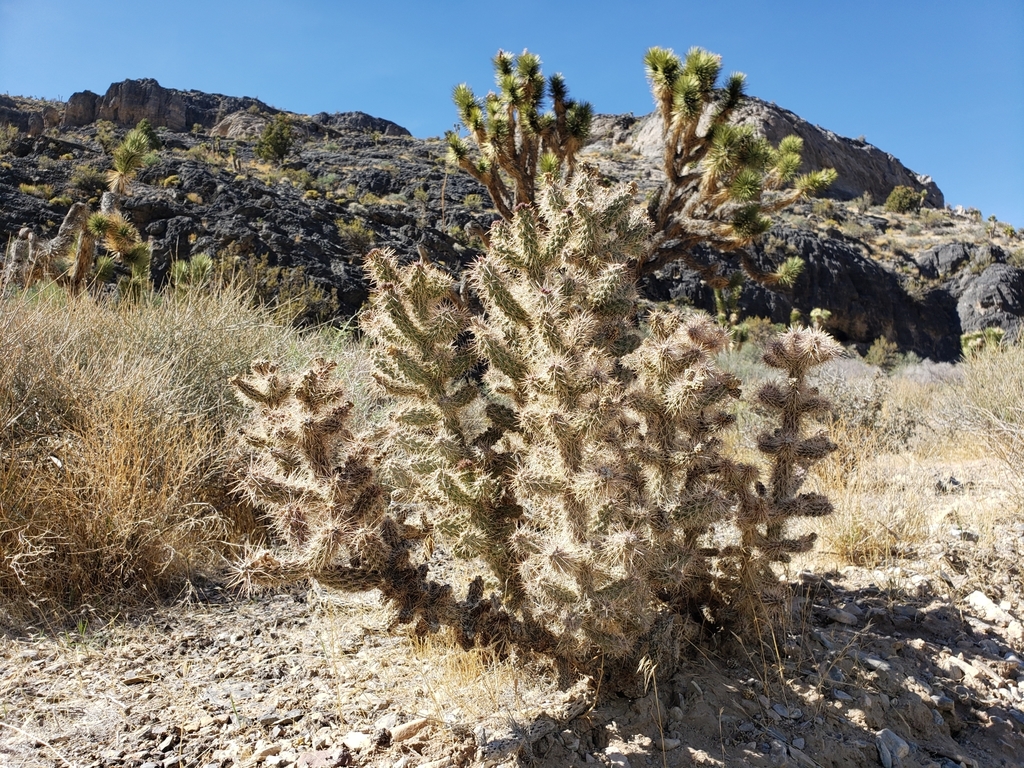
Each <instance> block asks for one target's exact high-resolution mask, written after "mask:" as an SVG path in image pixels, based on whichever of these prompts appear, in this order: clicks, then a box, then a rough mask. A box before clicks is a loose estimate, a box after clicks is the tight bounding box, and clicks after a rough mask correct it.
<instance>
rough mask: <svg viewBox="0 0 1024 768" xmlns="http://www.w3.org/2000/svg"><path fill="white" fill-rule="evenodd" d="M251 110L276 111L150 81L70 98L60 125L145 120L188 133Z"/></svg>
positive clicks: (248, 100) (124, 83)
mask: <svg viewBox="0 0 1024 768" xmlns="http://www.w3.org/2000/svg"><path fill="white" fill-rule="evenodd" d="M250 107H254V108H255V109H256V110H257V111H259V112H267V113H270V114H274V113H276V112H278V111H279V110H276V109H274V108H273V107H269V106H267V105H266V104H264V103H263V102H262V101H259V100H258V99H252V98H249V97H241V98H239V97H235V96H222V95H221V94H218V93H203V92H202V91H179V90H176V89H173V88H164V87H163V86H161V85H160V83H158V82H157V81H156V80H153V79H152V78H146V79H143V80H123V81H122V82H120V83H114V84H112V85H111V86H110V87H109V88H108V89H107V92H106V93H105V94H104V95H103V96H99V95H97V94H95V93H93V92H92V91H81V92H79V93H75V94H72V96H71V98H70V99H68V103H67V106H66V107H65V108H64V121H63V125H64V127H65V128H73V127H78V126H83V125H88V124H89V123H92V122H95V121H96V120H109V121H110V122H112V123H115V124H116V125H123V126H128V127H131V126H134V125H135V124H136V123H138V122H139V121H140V120H143V119H145V120H149V122H150V124H151V125H152V126H153V127H154V128H156V127H160V126H165V127H167V128H169V129H170V130H172V131H187V130H189V129H190V128H191V127H192V126H193V125H196V124H198V125H201V126H202V127H203V128H212V127H213V126H214V125H216V124H217V122H218V121H220V120H221V119H223V118H224V117H225V116H227V115H229V114H231V113H232V112H240V111H243V110H247V109H249V108H250Z"/></svg>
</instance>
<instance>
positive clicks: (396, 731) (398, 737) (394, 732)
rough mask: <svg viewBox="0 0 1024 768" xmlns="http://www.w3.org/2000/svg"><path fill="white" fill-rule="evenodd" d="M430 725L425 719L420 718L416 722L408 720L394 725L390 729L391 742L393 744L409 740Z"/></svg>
mask: <svg viewBox="0 0 1024 768" xmlns="http://www.w3.org/2000/svg"><path fill="white" fill-rule="evenodd" d="M429 723H430V720H429V719H428V718H426V717H421V718H419V719H417V720H410V721H409V722H407V723H402V724H401V725H396V726H395V727H394V728H392V729H391V740H392V741H394V742H399V741H405V740H406V739H411V738H412V737H413V736H415V735H416V734H417V733H419V732H420V731H421V730H423V728H424V727H425V726H426V725H428V724H429Z"/></svg>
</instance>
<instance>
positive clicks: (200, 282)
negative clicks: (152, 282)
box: [170, 253, 213, 293]
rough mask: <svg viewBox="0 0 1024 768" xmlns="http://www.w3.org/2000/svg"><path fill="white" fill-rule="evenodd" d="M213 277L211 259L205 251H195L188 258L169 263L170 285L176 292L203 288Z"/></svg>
mask: <svg viewBox="0 0 1024 768" xmlns="http://www.w3.org/2000/svg"><path fill="white" fill-rule="evenodd" d="M212 278H213V259H212V258H211V257H210V255H209V254H207V253H197V254H195V255H194V256H192V257H191V258H189V259H187V260H186V259H181V260H178V261H175V262H174V263H173V264H171V274H170V280H171V285H172V286H173V287H174V290H175V292H177V293H188V292H190V291H196V290H203V289H205V288H207V287H208V286H209V284H210V281H211V280H212Z"/></svg>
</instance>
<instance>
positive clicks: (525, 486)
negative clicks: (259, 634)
mask: <svg viewBox="0 0 1024 768" xmlns="http://www.w3.org/2000/svg"><path fill="white" fill-rule="evenodd" d="M634 197H635V189H634V188H632V187H625V186H619V187H615V188H613V189H602V188H600V187H599V186H598V185H597V184H596V183H595V181H594V179H593V178H592V177H591V176H590V175H589V174H586V173H580V174H577V175H576V177H574V178H573V180H572V181H571V182H568V183H567V184H561V183H548V184H546V185H545V186H544V187H543V188H542V191H541V194H540V195H539V196H538V199H537V202H536V205H534V206H524V207H521V208H520V209H519V210H517V212H516V214H515V215H514V217H513V218H512V219H511V221H508V222H501V223H499V224H497V225H496V226H495V227H494V228H493V229H492V232H491V243H490V247H489V249H488V252H487V253H486V255H485V256H483V257H482V258H481V259H480V260H479V261H478V262H477V263H476V264H475V265H473V267H471V268H470V270H469V274H468V278H469V279H468V289H464V290H462V291H459V290H457V289H456V283H455V281H454V279H453V278H452V277H450V276H449V275H447V274H445V273H444V272H442V271H441V270H440V269H438V268H436V267H434V266H432V265H431V264H429V263H426V262H425V261H424V260H422V259H421V260H420V261H418V262H414V263H411V264H408V265H406V266H402V265H400V263H399V260H398V259H397V258H396V257H395V255H394V254H392V253H390V252H388V251H382V250H377V251H374V252H372V253H371V254H369V255H368V257H367V265H368V271H369V273H370V277H371V280H372V282H373V292H372V294H371V301H370V306H369V308H368V310H367V312H366V313H365V314H364V317H363V328H364V330H365V331H366V333H367V336H368V337H369V339H370V341H371V343H372V345H373V350H374V359H375V362H376V367H377V370H376V379H377V382H378V383H379V385H380V386H381V388H382V389H383V390H384V392H386V393H387V394H389V395H390V396H391V397H392V398H393V399H394V402H395V407H394V410H393V412H392V417H391V421H390V422H389V423H388V424H387V425H385V426H384V427H383V428H381V432H380V434H379V436H378V437H377V438H375V439H376V440H377V445H378V451H377V453H376V454H374V457H373V458H372V459H370V455H369V454H366V455H367V460H368V461H371V463H372V464H373V465H374V467H375V471H376V480H375V482H376V483H378V484H379V486H380V487H381V488H387V489H388V491H389V492H390V495H389V497H385V496H384V495H383V493H382V495H381V496H380V497H379V498H380V503H381V504H382V506H381V510H380V512H379V513H378V514H379V515H380V516H382V518H383V517H389V519H390V516H394V518H393V519H395V520H396V521H397V520H404V519H405V518H404V517H402V516H401V515H399V513H398V510H403V513H402V515H414V516H415V515H418V516H419V517H420V518H421V519H422V520H423V521H424V522H423V523H422V525H421V526H420V529H419V530H420V533H421V534H423V535H428V536H429V537H430V539H431V540H433V541H435V542H447V543H448V544H450V545H451V546H452V548H453V549H454V551H455V552H456V553H458V554H462V555H465V556H468V557H478V558H480V560H481V561H482V562H483V563H485V564H486V566H487V567H488V568H489V569H490V571H491V574H490V576H491V578H492V579H493V580H494V581H496V582H497V585H498V589H499V593H498V594H496V595H494V596H493V597H492V599H491V600H489V601H487V600H481V599H480V598H481V592H480V589H479V582H477V583H476V586H475V587H473V588H471V590H470V595H469V597H468V598H467V600H466V601H464V602H462V603H455V602H454V601H453V600H451V599H450V597H448V595H450V591H448V592H445V593H444V595H445V597H444V598H443V599H444V600H447V601H448V603H447V605H448V608H445V609H444V610H443V611H439V612H435V615H436V617H438V621H440V622H441V623H450V624H455V623H457V622H456V621H455V620H454V619H455V617H459V616H461V617H463V618H460V619H458V621H461V622H462V624H461V626H463V627H466V626H472V625H473V622H474V621H476V622H477V624H476V625H475V626H473V629H472V631H471V632H470V631H465V630H464V635H463V637H464V639H465V640H467V641H468V640H470V639H472V638H473V637H475V638H476V639H481V638H483V637H486V638H489V639H491V640H492V641H493V640H494V639H495V638H496V637H497V638H500V639H503V640H507V641H512V642H522V643H525V644H526V645H528V646H529V647H531V648H533V649H536V650H541V651H545V652H549V653H552V654H553V655H555V656H556V657H557V658H559V659H561V660H563V661H565V662H568V663H569V664H570V665H572V666H577V667H582V666H585V665H586V664H587V663H588V662H589V661H590V660H592V659H593V658H594V657H595V656H597V655H604V656H606V657H608V658H610V659H617V660H619V662H620V664H621V668H622V669H629V670H632V671H635V669H636V663H635V659H636V658H638V656H639V655H645V656H650V655H651V652H652V647H651V646H652V638H657V639H658V642H670V641H671V640H672V637H673V634H674V632H675V630H674V629H672V627H673V625H676V626H677V628H679V627H682V626H683V624H684V623H685V620H686V619H687V618H689V617H693V618H697V619H700V620H711V621H713V622H715V623H724V622H726V621H729V620H732V619H736V618H746V619H747V620H748V626H751V627H753V628H755V629H763V628H765V627H766V626H767V622H773V621H775V620H777V619H778V618H779V615H780V613H779V610H778V609H780V608H781V607H783V606H784V604H785V600H784V598H785V593H784V590H783V589H782V588H781V587H780V585H779V581H778V578H777V576H775V574H774V572H773V571H772V564H773V563H776V562H782V561H785V560H786V559H787V558H788V557H789V556H790V555H791V554H792V553H795V552H800V551H805V550H806V549H807V548H809V547H810V546H811V544H812V543H813V540H814V537H813V536H810V535H809V536H805V537H802V538H791V537H789V536H788V535H787V532H786V528H787V523H788V521H789V520H790V519H792V518H795V517H801V516H815V515H822V514H827V513H828V512H829V511H830V510H831V507H830V505H829V503H828V501H827V500H826V499H825V498H824V497H821V496H818V495H815V494H801V493H800V492H799V489H800V485H801V483H802V481H803V479H804V476H805V475H806V471H807V468H808V467H809V466H810V465H811V464H812V463H813V462H814V461H816V460H818V459H820V458H821V457H823V456H825V455H826V454H827V453H828V452H829V451H830V450H833V449H834V446H833V445H832V444H831V443H830V442H829V441H828V439H827V437H825V436H824V435H822V434H816V435H811V436H808V435H807V434H805V430H804V426H803V422H804V420H805V417H806V416H808V415H812V414H814V413H815V412H817V411H820V410H822V409H824V408H826V407H827V403H826V402H825V401H824V400H823V399H821V398H820V397H818V396H817V394H816V392H815V391H814V390H813V389H812V388H810V387H809V386H808V385H807V383H806V374H807V371H808V370H809V369H810V368H812V367H813V366H815V365H817V364H819V363H822V362H825V361H827V360H828V359H831V358H832V357H834V356H835V355H836V354H837V353H838V351H839V347H838V346H837V345H836V344H835V343H834V342H833V341H832V340H831V339H830V338H829V337H828V336H827V335H826V334H824V333H823V332H821V331H818V330H806V329H795V330H791V331H789V332H787V333H786V334H784V335H783V336H782V337H780V338H779V339H777V340H775V341H773V342H772V343H771V344H770V346H769V347H768V353H767V356H766V360H767V362H768V363H769V364H770V365H773V366H775V367H777V368H779V369H780V370H781V371H783V373H784V375H785V377H786V378H785V380H784V381H782V382H776V383H772V384H769V385H767V386H765V387H763V388H762V389H761V391H760V393H759V395H758V397H759V400H760V402H761V403H762V404H763V405H765V406H767V407H768V408H769V409H771V410H774V411H775V412H777V413H778V415H779V420H780V426H779V428H778V429H776V430H775V431H774V432H771V433H768V434H765V435H762V436H761V438H760V440H759V447H760V449H761V450H762V451H763V452H764V453H765V454H766V456H767V457H768V459H769V465H770V466H769V476H768V477H767V478H766V481H765V482H763V483H762V482H761V480H760V472H759V470H758V469H757V468H756V467H754V466H753V465H750V464H747V463H743V462H739V461H736V460H734V459H732V458H730V457H729V456H727V455H726V454H725V452H724V448H723V440H722V436H723V432H724V430H726V429H728V428H729V427H731V426H732V424H733V423H734V417H733V416H732V415H730V414H729V413H728V411H727V409H726V406H727V405H728V404H729V403H730V402H731V401H732V400H733V399H734V398H737V397H738V396H739V394H740V389H739V384H740V382H739V381H738V380H737V379H736V378H735V377H734V376H732V375H731V374H729V373H727V372H725V371H723V370H721V369H720V368H719V367H718V365H717V363H716V355H717V353H719V352H721V351H722V350H723V349H724V348H725V347H726V346H727V344H728V339H729V337H728V332H727V331H726V330H725V329H723V328H721V327H720V326H718V325H717V324H716V323H715V322H714V321H713V320H712V319H711V318H710V317H708V316H706V315H703V314H699V313H694V314H690V315H685V314H683V313H681V312H679V311H677V310H670V309H657V310H653V311H650V312H647V313H646V314H644V312H642V311H641V308H640V304H639V301H638V295H637V289H636V282H635V270H634V269H633V265H635V264H636V263H637V262H638V261H639V260H640V259H642V257H643V255H644V249H645V248H647V247H648V245H649V236H650V222H649V220H648V218H647V216H646V213H645V212H644V211H643V209H642V208H641V207H640V206H638V205H637V204H636V203H635V201H634ZM468 294H472V296H469V295H468ZM467 305H472V307H473V311H471V309H470V306H467ZM307 375H309V374H307ZM261 391H262V390H261ZM245 394H246V395H247V396H249V397H250V398H251V397H252V396H251V395H249V394H248V393H245ZM286 439H290V438H287V433H285V434H282V436H280V437H275V436H274V433H273V432H272V431H271V432H270V433H267V437H266V438H265V439H264V440H263V444H262V445H263V448H264V449H265V450H267V451H270V452H271V453H272V452H273V451H279V450H281V447H280V446H282V445H283V444H284V443H282V441H286ZM332 450H334V449H332ZM340 455H344V454H339V456H340ZM338 460H339V459H338V458H337V457H336V458H335V459H334V460H333V461H334V464H335V466H337V465H338ZM289 472H291V470H289ZM289 476H294V474H292V475H289ZM257 485H260V483H258V482H257ZM264 485H265V483H264ZM285 498H287V499H289V500H290V503H292V504H293V506H295V507H297V508H302V507H303V506H304V505H307V504H309V503H311V502H310V501H307V500H305V497H304V496H302V495H301V494H298V493H297V492H289V494H286V495H285V496H284V497H282V498H281V499H280V500H279V501H278V502H276V503H279V504H280V503H283V502H284V501H285ZM385 498H387V499H388V501H389V504H388V505H386V506H384V500H385ZM292 514H295V513H294V512H293V513H292ZM314 527H316V526H315V525H314ZM409 530H410V529H408V528H405V529H402V532H401V536H403V537H407V538H406V541H405V543H404V544H401V545H399V544H395V545H394V546H395V547H399V548H402V549H403V551H411V550H412V549H416V551H417V553H418V556H421V557H424V558H428V557H429V556H430V548H429V547H418V548H417V547H415V546H414V545H413V544H411V543H410V540H409V539H408V536H409V535H410V534H409V532H408V531H409ZM345 556H346V557H347V558H348V560H349V563H350V565H348V566H346V567H348V568H352V567H355V566H353V565H351V563H353V562H354V560H353V556H352V554H350V553H349V554H346V555H345ZM296 557H298V556H296ZM320 561H322V558H321V559H320V560H319V561H317V562H320ZM294 562H295V563H296V564H297V565H296V568H295V572H299V571H300V570H301V569H300V568H299V567H298V564H299V563H300V562H301V560H300V559H296V560H295V561H294ZM402 562H405V561H402ZM357 565H358V564H357ZM421 567H422V568H424V569H425V566H421ZM423 572H424V573H425V570H424V571H423ZM311 573H312V575H316V572H315V571H311ZM256 576H257V577H259V574H258V573H257V574H256ZM317 578H319V576H317ZM381 578H384V577H383V575H382V577H381ZM326 583H329V584H331V583H336V581H335V582H332V581H330V580H328V581H327V582H326ZM385 596H388V593H387V591H386V590H385ZM485 605H486V606H489V607H488V609H487V611H486V615H487V620H486V622H480V621H477V619H475V618H473V619H470V620H467V619H466V618H465V617H467V616H471V615H472V616H473V617H476V616H478V615H480V614H481V613H484V610H483V608H482V606H485ZM498 605H501V606H503V607H502V608H500V609H499V608H497V606H498ZM473 611H476V613H472V612H473ZM445 617H447V618H445ZM677 617H682V619H683V621H679V622H677V621H676V618H677ZM483 624H486V631H483V630H482V628H481V627H482V625H483ZM666 627H668V629H669V631H668V632H666ZM655 653H657V654H658V655H659V656H661V657H662V658H663V656H662V651H661V649H656V650H655ZM672 655H674V654H671V653H670V654H669V656H670V657H671V656H672ZM630 659H632V660H633V662H632V663H625V662H629V660H630Z"/></svg>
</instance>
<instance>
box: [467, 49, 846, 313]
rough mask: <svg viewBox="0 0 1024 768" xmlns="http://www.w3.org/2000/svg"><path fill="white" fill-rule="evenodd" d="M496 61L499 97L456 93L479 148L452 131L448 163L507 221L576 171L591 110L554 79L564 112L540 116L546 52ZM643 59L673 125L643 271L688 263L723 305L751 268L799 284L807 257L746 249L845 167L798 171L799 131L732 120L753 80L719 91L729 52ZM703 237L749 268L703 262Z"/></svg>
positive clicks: (656, 54) (762, 278)
mask: <svg viewBox="0 0 1024 768" xmlns="http://www.w3.org/2000/svg"><path fill="white" fill-rule="evenodd" d="M494 65H495V70H496V72H497V83H498V89H499V93H498V94H494V93H489V94H488V95H487V96H486V97H485V98H484V99H482V100H481V99H478V98H477V97H476V96H475V95H474V94H473V92H472V91H471V90H470V89H469V87H468V86H466V85H459V86H456V88H455V90H454V94H453V95H454V100H455V104H456V107H457V108H458V111H459V118H460V120H461V121H462V124H463V126H465V128H466V129H467V130H468V131H469V135H470V138H471V139H472V141H473V143H475V144H476V147H477V152H476V153H475V154H474V153H473V152H472V151H471V148H470V144H469V143H468V142H467V141H465V140H463V139H461V138H460V137H459V136H458V135H456V134H455V133H452V132H449V133H448V144H449V159H450V160H451V161H452V162H454V163H456V164H457V165H458V166H459V167H460V168H462V169H464V170H465V171H467V172H468V173H469V174H470V175H472V176H473V177H474V178H476V179H477V180H479V181H480V182H481V183H482V184H484V186H486V187H487V190H488V192H489V193H490V195H491V199H492V200H493V201H494V205H495V208H496V209H497V211H498V213H499V214H500V215H501V216H502V218H503V219H505V220H506V221H507V220H510V219H511V218H512V215H513V211H514V209H515V206H516V205H518V204H520V203H533V202H534V200H535V198H536V190H537V184H538V180H539V179H540V177H541V176H542V175H543V174H544V173H546V172H549V171H554V170H558V169H559V168H563V169H564V172H565V174H566V177H567V178H571V176H572V173H573V172H574V170H575V168H576V164H577V158H576V155H577V153H578V151H579V149H580V147H581V146H582V143H583V142H584V141H585V140H586V137H587V135H588V133H589V130H590V121H591V108H590V105H589V104H586V103H576V102H573V101H571V100H567V99H566V93H567V92H566V88H565V83H564V81H563V80H562V78H561V76H559V75H555V76H554V77H553V78H551V83H550V86H549V90H550V94H551V98H552V101H553V103H554V112H553V114H552V113H549V114H547V115H540V113H539V110H540V105H541V103H542V100H543V97H544V94H545V91H544V79H543V76H542V75H541V73H540V60H539V59H538V58H537V56H535V55H534V54H530V53H527V52H524V53H523V54H522V55H520V56H519V57H515V56H512V55H511V54H508V53H505V52H504V51H499V52H498V55H497V56H496V57H495V59H494ZM645 65H646V68H647V76H648V79H649V80H650V82H651V90H652V93H653V95H654V101H655V104H656V108H657V111H658V113H659V115H660V117H661V119H662V122H663V137H664V142H665V149H664V155H663V161H664V168H665V174H666V177H667V179H666V183H665V186H664V188H663V189H662V190H661V191H660V192H659V194H658V195H657V196H656V197H655V198H654V199H653V200H652V202H651V204H650V210H649V213H650V216H651V219H652V221H653V222H654V234H653V236H652V238H651V241H650V243H649V247H648V249H647V251H646V252H645V253H643V254H640V255H638V256H637V257H636V259H635V261H634V263H633V268H634V269H635V271H636V273H637V276H638V277H639V276H643V275H644V274H647V273H649V272H652V271H654V270H656V269H658V268H660V267H661V266H663V265H664V264H666V263H668V262H670V261H675V260H682V261H684V262H685V263H686V264H687V266H689V267H691V268H693V269H695V270H697V271H698V272H699V273H700V274H701V276H702V277H703V278H704V279H705V280H706V281H707V282H708V284H709V285H710V286H711V287H712V288H713V289H714V290H715V292H716V298H717V299H718V300H719V302H720V303H721V302H722V301H724V300H725V299H726V297H727V293H728V292H730V291H735V290H737V286H738V285H739V282H740V280H739V278H741V277H742V275H743V274H746V275H747V276H750V277H752V278H753V279H755V280H757V281H758V282H761V283H765V284H779V285H788V284H791V283H792V282H793V281H794V280H795V279H796V277H797V276H798V275H799V273H800V269H801V267H802V262H801V260H800V259H799V258H790V259H787V260H786V261H785V262H783V264H782V265H780V266H779V267H778V268H777V269H775V270H773V271H767V272H766V271H763V270H761V269H759V268H758V267H757V266H756V265H755V264H754V262H753V261H752V260H751V259H750V257H749V255H748V254H747V253H746V252H745V250H744V249H745V247H746V246H748V245H749V244H750V243H752V242H753V241H754V240H755V239H756V238H757V237H758V236H759V235H761V234H763V233H764V232H765V231H767V229H768V228H769V227H770V225H771V221H770V219H769V218H768V215H769V214H771V213H774V212H776V211H779V210H781V209H783V208H785V207H786V206H788V205H791V204H792V203H793V202H794V201H796V200H797V199H799V198H801V197H804V196H806V195H809V194H813V193H814V192H816V191H818V190H820V189H823V188H824V187H826V186H828V185H829V184H830V183H831V182H832V181H833V180H834V179H835V176H836V174H835V171H833V170H831V169H826V170H823V171H815V172H812V173H808V174H804V175H801V176H798V175H797V171H798V169H799V167H800V163H801V156H800V153H801V150H802V141H801V140H800V138H799V137H797V136H789V137H786V138H785V139H783V140H782V142H781V143H780V144H779V146H778V147H772V146H771V145H770V144H769V142H768V141H767V140H766V139H765V138H764V137H762V136H759V135H757V134H756V133H755V131H754V129H753V128H751V127H749V126H737V125H733V124H731V123H730V122H729V120H730V118H731V117H732V116H733V113H734V111H735V109H736V107H737V106H739V104H740V103H741V102H742V100H743V95H744V93H743V88H744V81H745V78H744V76H743V75H741V74H734V75H732V76H731V77H730V78H729V79H728V81H727V82H726V84H725V86H724V87H719V85H718V80H719V75H720V72H721V57H720V56H717V55H716V54H713V53H709V52H707V51H704V50H702V49H700V48H693V49H691V50H690V52H689V53H688V54H687V56H686V59H685V61H681V60H680V59H679V57H678V56H676V55H675V54H674V53H673V52H672V51H671V50H666V49H662V48H651V49H650V50H649V51H648V52H647V55H646V56H645ZM542 152H546V153H547V154H541V153H542ZM698 245H708V246H711V247H712V248H715V249H717V250H718V251H720V252H733V251H736V252H739V254H740V260H741V265H742V273H740V274H739V275H737V274H730V273H728V272H725V271H723V270H722V268H721V264H720V263H719V262H718V261H715V260H712V261H711V263H706V262H705V261H702V260H701V259H699V258H697V256H696V254H695V248H696V246H698Z"/></svg>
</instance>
